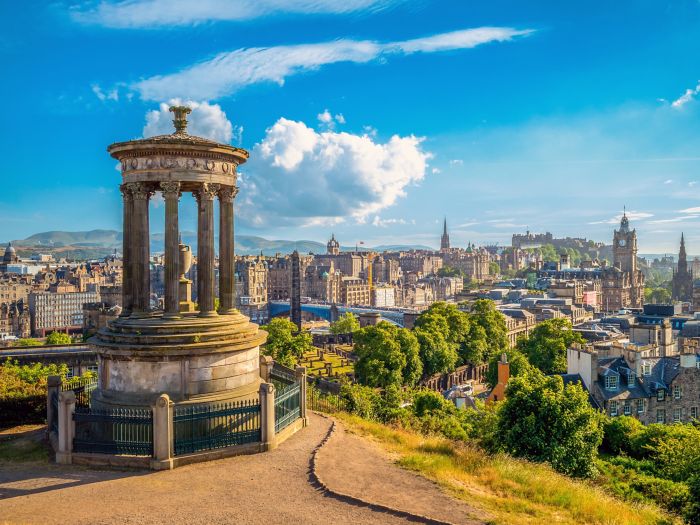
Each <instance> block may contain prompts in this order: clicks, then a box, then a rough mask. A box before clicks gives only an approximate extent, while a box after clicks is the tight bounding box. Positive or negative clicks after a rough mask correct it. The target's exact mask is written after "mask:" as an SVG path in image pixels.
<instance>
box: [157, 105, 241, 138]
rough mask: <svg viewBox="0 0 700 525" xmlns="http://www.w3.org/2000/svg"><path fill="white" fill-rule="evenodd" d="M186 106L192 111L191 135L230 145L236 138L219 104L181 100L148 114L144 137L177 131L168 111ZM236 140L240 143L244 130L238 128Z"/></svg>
mask: <svg viewBox="0 0 700 525" xmlns="http://www.w3.org/2000/svg"><path fill="white" fill-rule="evenodd" d="M173 105H175V106H178V105H185V106H189V107H190V108H191V109H192V113H190V114H189V115H188V117H187V120H188V122H189V124H188V125H187V132H188V133H190V134H191V135H197V136H200V137H205V138H208V139H211V140H215V141H217V142H223V143H226V144H228V143H230V142H231V139H232V138H233V137H234V126H233V125H232V124H231V122H230V121H229V120H228V118H227V117H226V113H225V112H224V110H223V109H221V106H219V105H218V104H209V103H208V102H195V101H193V100H188V101H186V102H184V104H183V102H182V100H180V99H171V100H169V101H168V102H167V103H165V102H163V103H161V104H160V107H159V108H158V109H154V110H152V111H149V112H148V113H146V125H145V126H144V127H143V136H144V137H152V136H153V135H169V134H170V133H172V132H173V131H174V130H175V129H174V127H173V114H172V113H171V112H170V111H169V110H168V108H170V106H173ZM235 133H236V139H237V141H239V142H240V139H241V138H242V134H243V128H242V127H238V126H236V128H235Z"/></svg>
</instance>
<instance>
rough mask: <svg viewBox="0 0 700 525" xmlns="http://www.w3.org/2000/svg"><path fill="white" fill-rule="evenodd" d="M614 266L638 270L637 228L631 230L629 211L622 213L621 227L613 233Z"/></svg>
mask: <svg viewBox="0 0 700 525" xmlns="http://www.w3.org/2000/svg"><path fill="white" fill-rule="evenodd" d="M613 266H615V267H617V268H619V269H620V270H622V271H623V272H631V273H635V272H636V271H637V230H630V222H629V219H628V218H627V213H623V214H622V220H621V221H620V229H619V230H615V233H614V235H613Z"/></svg>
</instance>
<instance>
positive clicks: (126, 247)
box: [119, 184, 134, 317]
mask: <svg viewBox="0 0 700 525" xmlns="http://www.w3.org/2000/svg"><path fill="white" fill-rule="evenodd" d="M119 189H120V190H121V192H122V200H123V207H124V219H123V222H122V313H121V317H128V316H129V315H131V310H132V308H133V305H134V295H133V279H132V270H131V265H132V263H133V258H132V256H131V246H132V240H131V238H132V235H131V217H132V216H133V213H134V210H133V208H134V199H133V196H132V194H131V190H130V189H129V188H128V186H127V185H126V184H122V185H121V186H120V187H119Z"/></svg>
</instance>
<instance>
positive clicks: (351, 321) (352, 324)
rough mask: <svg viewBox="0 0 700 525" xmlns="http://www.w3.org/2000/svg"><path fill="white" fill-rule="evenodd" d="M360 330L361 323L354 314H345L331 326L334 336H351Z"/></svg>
mask: <svg viewBox="0 0 700 525" xmlns="http://www.w3.org/2000/svg"><path fill="white" fill-rule="evenodd" d="M359 329H360V321H358V320H357V316H355V314H353V313H352V312H345V313H344V314H343V315H341V316H340V317H339V318H338V320H337V321H336V322H334V323H332V324H331V328H330V330H331V333H332V334H350V333H352V332H356V331H358V330H359Z"/></svg>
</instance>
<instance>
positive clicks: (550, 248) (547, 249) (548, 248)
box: [540, 244, 559, 262]
mask: <svg viewBox="0 0 700 525" xmlns="http://www.w3.org/2000/svg"><path fill="white" fill-rule="evenodd" d="M540 253H541V254H542V259H543V260H544V261H545V262H558V261H559V254H558V253H557V249H556V248H555V247H554V245H553V244H543V245H542V246H540Z"/></svg>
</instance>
